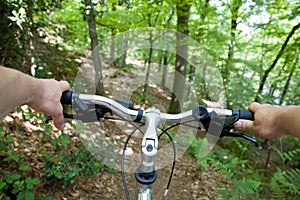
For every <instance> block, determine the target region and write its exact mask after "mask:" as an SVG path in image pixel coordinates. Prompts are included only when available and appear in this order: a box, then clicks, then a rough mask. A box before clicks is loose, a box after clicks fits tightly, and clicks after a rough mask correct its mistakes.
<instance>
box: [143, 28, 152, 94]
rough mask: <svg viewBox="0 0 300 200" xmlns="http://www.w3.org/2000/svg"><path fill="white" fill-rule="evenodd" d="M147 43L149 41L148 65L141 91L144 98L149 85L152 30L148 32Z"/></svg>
mask: <svg viewBox="0 0 300 200" xmlns="http://www.w3.org/2000/svg"><path fill="white" fill-rule="evenodd" d="M149 43H150V48H149V56H148V66H147V72H146V77H145V85H144V92H143V96H144V98H146V96H147V91H148V87H149V86H148V84H149V75H150V69H151V63H152V54H153V36H152V32H150V36H149Z"/></svg>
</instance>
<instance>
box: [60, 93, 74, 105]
mask: <svg viewBox="0 0 300 200" xmlns="http://www.w3.org/2000/svg"><path fill="white" fill-rule="evenodd" d="M72 94H73V92H72V91H65V92H63V93H62V95H61V99H60V102H61V103H62V104H72Z"/></svg>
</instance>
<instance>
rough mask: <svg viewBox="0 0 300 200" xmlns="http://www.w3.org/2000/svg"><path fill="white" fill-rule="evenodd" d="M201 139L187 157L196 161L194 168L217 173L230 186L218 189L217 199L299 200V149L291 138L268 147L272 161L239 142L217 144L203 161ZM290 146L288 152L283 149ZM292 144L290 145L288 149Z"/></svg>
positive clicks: (222, 186) (297, 144)
mask: <svg viewBox="0 0 300 200" xmlns="http://www.w3.org/2000/svg"><path fill="white" fill-rule="evenodd" d="M204 142H205V140H204V139H198V140H195V141H194V142H193V143H192V145H191V148H190V149H189V153H190V154H192V155H193V156H194V157H195V158H196V159H197V167H198V168H199V169H202V170H209V169H213V170H216V171H218V172H220V173H221V174H222V175H223V176H224V177H225V178H227V179H228V180H229V181H230V183H231V184H229V185H225V184H224V185H222V184H220V185H218V186H217V187H218V188H219V189H218V191H217V194H216V195H217V198H218V199H299V196H300V190H299V188H300V169H299V167H300V164H299V163H300V162H299V155H300V146H299V140H297V139H294V138H287V139H281V140H280V141H279V142H278V143H272V144H271V145H270V146H269V147H268V148H267V150H269V151H271V154H272V158H271V160H268V161H267V162H269V163H267V164H266V166H267V168H265V167H264V166H265V165H264V162H266V160H267V155H262V152H264V151H263V149H262V148H254V147H252V146H251V145H249V143H245V142H244V141H241V140H239V139H230V142H228V140H227V141H226V142H227V143H223V142H222V141H221V142H220V144H219V145H217V146H215V147H214V150H213V152H211V153H210V154H208V155H206V156H205V157H204V158H203V157H202V156H200V155H201V154H200V152H199V151H200V148H201V146H202V145H203V144H204ZM286 144H290V147H289V148H283V147H285V145H286ZM291 144H292V145H291Z"/></svg>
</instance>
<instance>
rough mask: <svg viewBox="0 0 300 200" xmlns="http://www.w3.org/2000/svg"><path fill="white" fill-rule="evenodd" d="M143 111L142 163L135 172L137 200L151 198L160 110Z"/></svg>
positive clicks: (155, 176)
mask: <svg viewBox="0 0 300 200" xmlns="http://www.w3.org/2000/svg"><path fill="white" fill-rule="evenodd" d="M145 112H146V114H145V119H146V132H145V135H144V137H143V141H142V163H141V165H140V166H139V167H138V168H137V170H136V172H135V179H136V181H137V186H136V199H137V200H152V191H153V189H152V184H153V183H154V182H155V181H156V178H157V172H156V171H155V168H154V161H155V156H156V154H157V151H158V136H157V127H158V124H159V122H160V111H159V110H158V109H156V108H150V109H148V110H146V111H145Z"/></svg>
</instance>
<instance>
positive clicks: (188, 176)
mask: <svg viewBox="0 0 300 200" xmlns="http://www.w3.org/2000/svg"><path fill="white" fill-rule="evenodd" d="M116 73H117V70H116V69H113V68H109V69H107V70H106V71H104V74H105V76H109V77H110V79H109V83H105V84H106V88H107V94H108V96H110V94H114V95H112V96H116V94H118V95H120V91H122V92H124V94H128V93H131V92H132V91H128V90H126V89H125V88H131V89H134V88H135V89H134V90H135V91H136V88H139V87H140V86H141V85H142V84H141V83H142V82H141V81H137V83H136V84H137V85H135V86H132V85H130V86H128V85H127V84H132V83H133V82H134V81H133V80H132V78H133V77H135V76H136V75H135V74H132V73H131V72H126V73H121V74H118V75H117V76H116ZM118 73H119V72H118ZM151 76H152V77H155V76H156V74H155V73H154V74H151ZM117 80H118V81H117ZM153 85H155V83H153ZM157 91H159V93H160V95H159V94H157ZM148 96H160V98H159V99H158V100H157V101H156V102H155V103H156V104H157V102H159V103H160V105H161V106H162V107H165V106H166V105H165V104H168V101H169V98H166V96H168V94H166V93H163V92H161V91H160V90H149V94H148ZM133 98H136V99H135V100H137V101H138V97H133ZM144 102H145V104H144V105H142V106H140V107H141V108H143V107H145V106H147V105H148V104H149V103H150V102H147V100H146V101H144ZM9 118H10V119H8V120H7V121H10V122H9V123H7V124H4V126H6V130H9V129H11V132H12V134H13V137H14V138H18V139H17V141H22V142H20V143H17V142H16V143H15V144H14V146H16V148H17V149H18V154H19V155H24V159H25V160H27V161H28V162H29V165H30V166H31V167H32V171H33V173H35V174H36V175H37V176H40V172H39V170H42V169H41V167H45V166H44V165H43V161H42V160H41V159H40V157H39V156H38V155H36V154H35V153H36V152H37V149H40V148H41V147H39V146H38V145H39V142H37V141H39V134H36V133H35V132H36V131H37V130H39V127H38V125H37V124H38V122H37V120H38V119H33V120H32V119H27V120H25V119H23V118H22V116H20V115H19V116H18V114H16V113H14V114H11V115H10V117H9ZM16 124H17V125H16ZM13 126H14V127H15V128H12V127H13ZM16 127H18V128H16ZM106 129H107V130H109V132H110V135H111V139H112V140H114V141H115V144H116V145H117V146H123V145H124V141H125V137H123V136H119V138H120V137H121V139H118V140H116V139H115V136H114V133H118V131H119V128H118V127H116V126H114V125H113V124H110V123H108V124H107V127H106ZM78 142H80V141H78ZM44 148H46V149H47V148H51V147H44ZM136 148H137V147H133V148H132V151H135V150H136ZM196 163H197V161H196V159H195V158H193V157H192V156H191V155H188V154H183V155H182V156H180V157H178V158H177V160H176V166H175V171H174V174H173V179H172V182H171V186H170V189H169V193H168V195H167V197H165V198H164V197H163V194H164V192H165V188H166V186H167V183H168V180H169V176H170V171H171V165H168V166H166V167H164V168H161V169H159V170H158V179H157V181H156V182H155V184H154V185H153V187H154V194H153V195H154V199H216V190H217V189H218V188H219V187H220V185H221V184H223V185H224V184H225V185H228V184H230V181H229V180H227V179H225V178H224V177H222V175H221V174H220V173H219V172H216V171H214V170H213V169H211V168H208V169H207V170H200V169H198V168H197V167H196ZM126 181H127V186H128V190H129V193H130V197H131V199H134V189H135V185H136V182H135V178H134V175H133V173H127V174H126ZM41 194H43V195H46V196H52V197H53V198H54V199H64V200H67V199H70V200H71V199H114V200H115V199H116V200H119V199H125V192H124V188H123V183H122V179H121V173H120V172H119V171H117V170H108V169H107V168H106V167H104V168H102V169H101V170H100V171H99V173H97V174H95V175H94V176H85V175H79V176H77V177H76V179H75V182H74V184H71V185H69V186H68V187H67V186H64V184H63V183H62V181H59V180H57V181H54V182H51V184H45V183H43V184H42V186H41V187H40V188H38V189H37V190H36V195H37V196H39V195H41Z"/></svg>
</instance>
